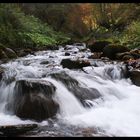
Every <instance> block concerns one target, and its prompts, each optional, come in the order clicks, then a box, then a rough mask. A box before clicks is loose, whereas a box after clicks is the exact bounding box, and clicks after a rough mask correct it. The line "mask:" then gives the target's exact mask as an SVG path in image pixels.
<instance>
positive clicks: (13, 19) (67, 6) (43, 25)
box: [0, 3, 140, 49]
mask: <svg viewBox="0 0 140 140" xmlns="http://www.w3.org/2000/svg"><path fill="white" fill-rule="evenodd" d="M96 40H108V41H111V42H115V43H116V42H117V43H118V44H121V45H122V44H125V45H126V46H128V47H130V48H136V47H138V46H139V45H140V4H139V3H125V4H123V3H121V4H120V3H96V4H95V3H84V4H83V3H78V4H76V3H73V4H72V3H57V4H56V3H43V4H39V3H31V4H29V3H27V4H26V3H18V4H16V3H15V4H2V3H1V4H0V47H1V48H3V47H9V48H14V49H15V48H43V47H47V46H52V45H61V44H67V43H73V42H86V43H87V44H90V43H91V42H94V41H96Z"/></svg>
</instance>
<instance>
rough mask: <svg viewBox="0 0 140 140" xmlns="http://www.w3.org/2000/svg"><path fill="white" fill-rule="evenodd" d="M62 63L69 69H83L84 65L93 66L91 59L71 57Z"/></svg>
mask: <svg viewBox="0 0 140 140" xmlns="http://www.w3.org/2000/svg"><path fill="white" fill-rule="evenodd" d="M61 65H62V66H63V68H68V69H81V68H83V67H87V66H91V64H90V62H89V61H86V60H71V59H63V60H62V61H61Z"/></svg>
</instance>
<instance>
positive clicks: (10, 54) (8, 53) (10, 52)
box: [4, 48, 17, 58]
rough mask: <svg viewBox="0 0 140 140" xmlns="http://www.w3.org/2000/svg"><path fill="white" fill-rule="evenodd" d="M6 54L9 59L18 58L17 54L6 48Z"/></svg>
mask: <svg viewBox="0 0 140 140" xmlns="http://www.w3.org/2000/svg"><path fill="white" fill-rule="evenodd" d="M4 52H5V53H6V55H7V56H8V58H17V54H16V53H15V52H14V51H13V50H12V49H10V48H4Z"/></svg>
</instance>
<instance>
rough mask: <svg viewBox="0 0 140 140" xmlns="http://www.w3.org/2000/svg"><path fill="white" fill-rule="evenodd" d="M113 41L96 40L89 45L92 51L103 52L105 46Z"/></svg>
mask: <svg viewBox="0 0 140 140" xmlns="http://www.w3.org/2000/svg"><path fill="white" fill-rule="evenodd" d="M110 43H111V42H109V41H96V42H94V43H93V44H91V45H88V48H89V49H90V50H91V52H103V48H104V47H106V46H107V45H109V44H110Z"/></svg>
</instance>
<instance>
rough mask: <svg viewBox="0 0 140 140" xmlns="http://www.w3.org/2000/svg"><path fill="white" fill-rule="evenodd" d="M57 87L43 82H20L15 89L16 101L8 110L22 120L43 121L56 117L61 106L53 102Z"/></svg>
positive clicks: (9, 104) (11, 102)
mask: <svg viewBox="0 0 140 140" xmlns="http://www.w3.org/2000/svg"><path fill="white" fill-rule="evenodd" d="M55 90H56V88H55V86H54V85H53V84H52V83H50V82H47V81H42V80H19V81H17V82H16V85H15V88H14V99H13V101H10V102H9V103H8V104H7V110H8V111H11V112H13V113H14V114H15V115H17V116H18V117H20V118H22V119H32V120H36V121H42V120H45V119H47V118H50V117H53V116H55V115H56V113H57V111H58V109H59V105H58V104H57V103H56V102H55V101H54V100H53V95H54V94H55Z"/></svg>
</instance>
